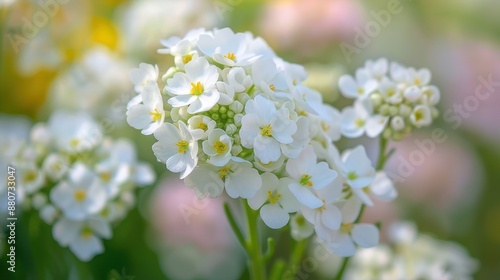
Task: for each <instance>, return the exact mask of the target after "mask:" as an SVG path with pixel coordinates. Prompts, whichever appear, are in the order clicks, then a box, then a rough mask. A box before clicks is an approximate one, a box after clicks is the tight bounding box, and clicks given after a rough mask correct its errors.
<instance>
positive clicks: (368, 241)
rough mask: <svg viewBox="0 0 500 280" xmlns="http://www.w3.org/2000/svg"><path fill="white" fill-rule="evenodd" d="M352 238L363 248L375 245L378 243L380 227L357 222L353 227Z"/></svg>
mask: <svg viewBox="0 0 500 280" xmlns="http://www.w3.org/2000/svg"><path fill="white" fill-rule="evenodd" d="M351 235H352V239H353V240H354V242H356V244H358V245H359V246H361V247H363V248H371V247H375V246H377V244H378V240H379V232H378V228H377V227H376V226H374V225H372V224H357V225H354V226H353V228H352V233H351Z"/></svg>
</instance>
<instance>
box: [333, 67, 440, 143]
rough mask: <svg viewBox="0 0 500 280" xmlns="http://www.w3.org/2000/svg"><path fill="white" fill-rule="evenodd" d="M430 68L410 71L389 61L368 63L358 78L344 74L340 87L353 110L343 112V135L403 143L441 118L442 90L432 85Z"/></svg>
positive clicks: (347, 109)
mask: <svg viewBox="0 0 500 280" xmlns="http://www.w3.org/2000/svg"><path fill="white" fill-rule="evenodd" d="M430 80H431V73H430V71H429V70H428V69H419V70H416V69H415V68H411V67H410V68H406V67H404V66H402V65H400V64H398V63H395V62H392V63H390V65H389V63H388V61H387V59H385V58H381V59H379V60H377V61H371V60H369V61H367V62H366V64H365V67H363V68H360V69H358V70H356V76H355V77H352V76H349V75H344V76H342V77H340V79H339V87H340V90H341V92H342V94H343V95H344V96H345V97H347V98H354V99H355V101H354V105H353V107H347V108H345V109H344V110H343V111H342V126H341V131H342V135H344V136H345V137H349V138H356V137H360V136H361V135H363V134H365V133H366V135H367V136H368V137H377V136H378V135H379V134H381V133H382V135H383V137H384V138H390V139H393V140H401V139H402V138H403V137H404V136H405V135H408V134H409V133H410V132H411V131H412V128H413V127H416V128H420V127H424V126H429V125H430V124H431V123H432V121H433V119H435V118H437V116H438V110H437V109H436V107H435V106H436V104H437V103H438V102H439V99H440V93H439V89H438V88H437V87H435V86H433V85H429V82H430Z"/></svg>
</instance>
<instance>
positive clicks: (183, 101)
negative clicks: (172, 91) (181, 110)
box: [167, 95, 197, 107]
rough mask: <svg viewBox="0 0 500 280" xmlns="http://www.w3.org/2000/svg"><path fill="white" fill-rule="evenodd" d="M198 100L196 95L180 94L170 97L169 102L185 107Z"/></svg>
mask: <svg viewBox="0 0 500 280" xmlns="http://www.w3.org/2000/svg"><path fill="white" fill-rule="evenodd" d="M196 100H197V98H196V96H195V95H178V96H174V97H172V98H169V99H168V101H167V102H168V104H170V105H172V107H183V106H187V105H190V104H192V103H193V102H195V101H196Z"/></svg>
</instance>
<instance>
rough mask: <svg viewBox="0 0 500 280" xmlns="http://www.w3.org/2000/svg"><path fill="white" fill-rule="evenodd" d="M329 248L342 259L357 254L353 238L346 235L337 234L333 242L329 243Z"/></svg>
mask: <svg viewBox="0 0 500 280" xmlns="http://www.w3.org/2000/svg"><path fill="white" fill-rule="evenodd" d="M328 246H329V247H330V248H331V249H332V251H333V252H334V253H335V254H337V255H339V256H341V257H350V256H353V255H354V254H355V253H356V247H355V246H354V243H353V242H352V239H351V237H350V236H349V235H347V234H344V233H340V232H338V233H336V234H335V235H334V237H333V238H332V240H331V242H330V243H328Z"/></svg>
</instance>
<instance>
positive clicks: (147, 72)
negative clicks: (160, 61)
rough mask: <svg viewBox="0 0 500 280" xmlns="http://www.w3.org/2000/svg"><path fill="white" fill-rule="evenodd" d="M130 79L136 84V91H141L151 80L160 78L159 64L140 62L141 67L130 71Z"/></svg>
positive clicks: (154, 80)
mask: <svg viewBox="0 0 500 280" xmlns="http://www.w3.org/2000/svg"><path fill="white" fill-rule="evenodd" d="M130 80H131V81H132V83H134V85H135V88H134V89H135V91H136V92H137V93H141V92H142V91H143V90H144V88H145V87H146V85H148V84H149V82H150V81H152V82H156V81H157V80H158V66H157V65H154V66H153V65H151V64H146V63H141V64H139V68H134V69H132V70H131V71H130Z"/></svg>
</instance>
